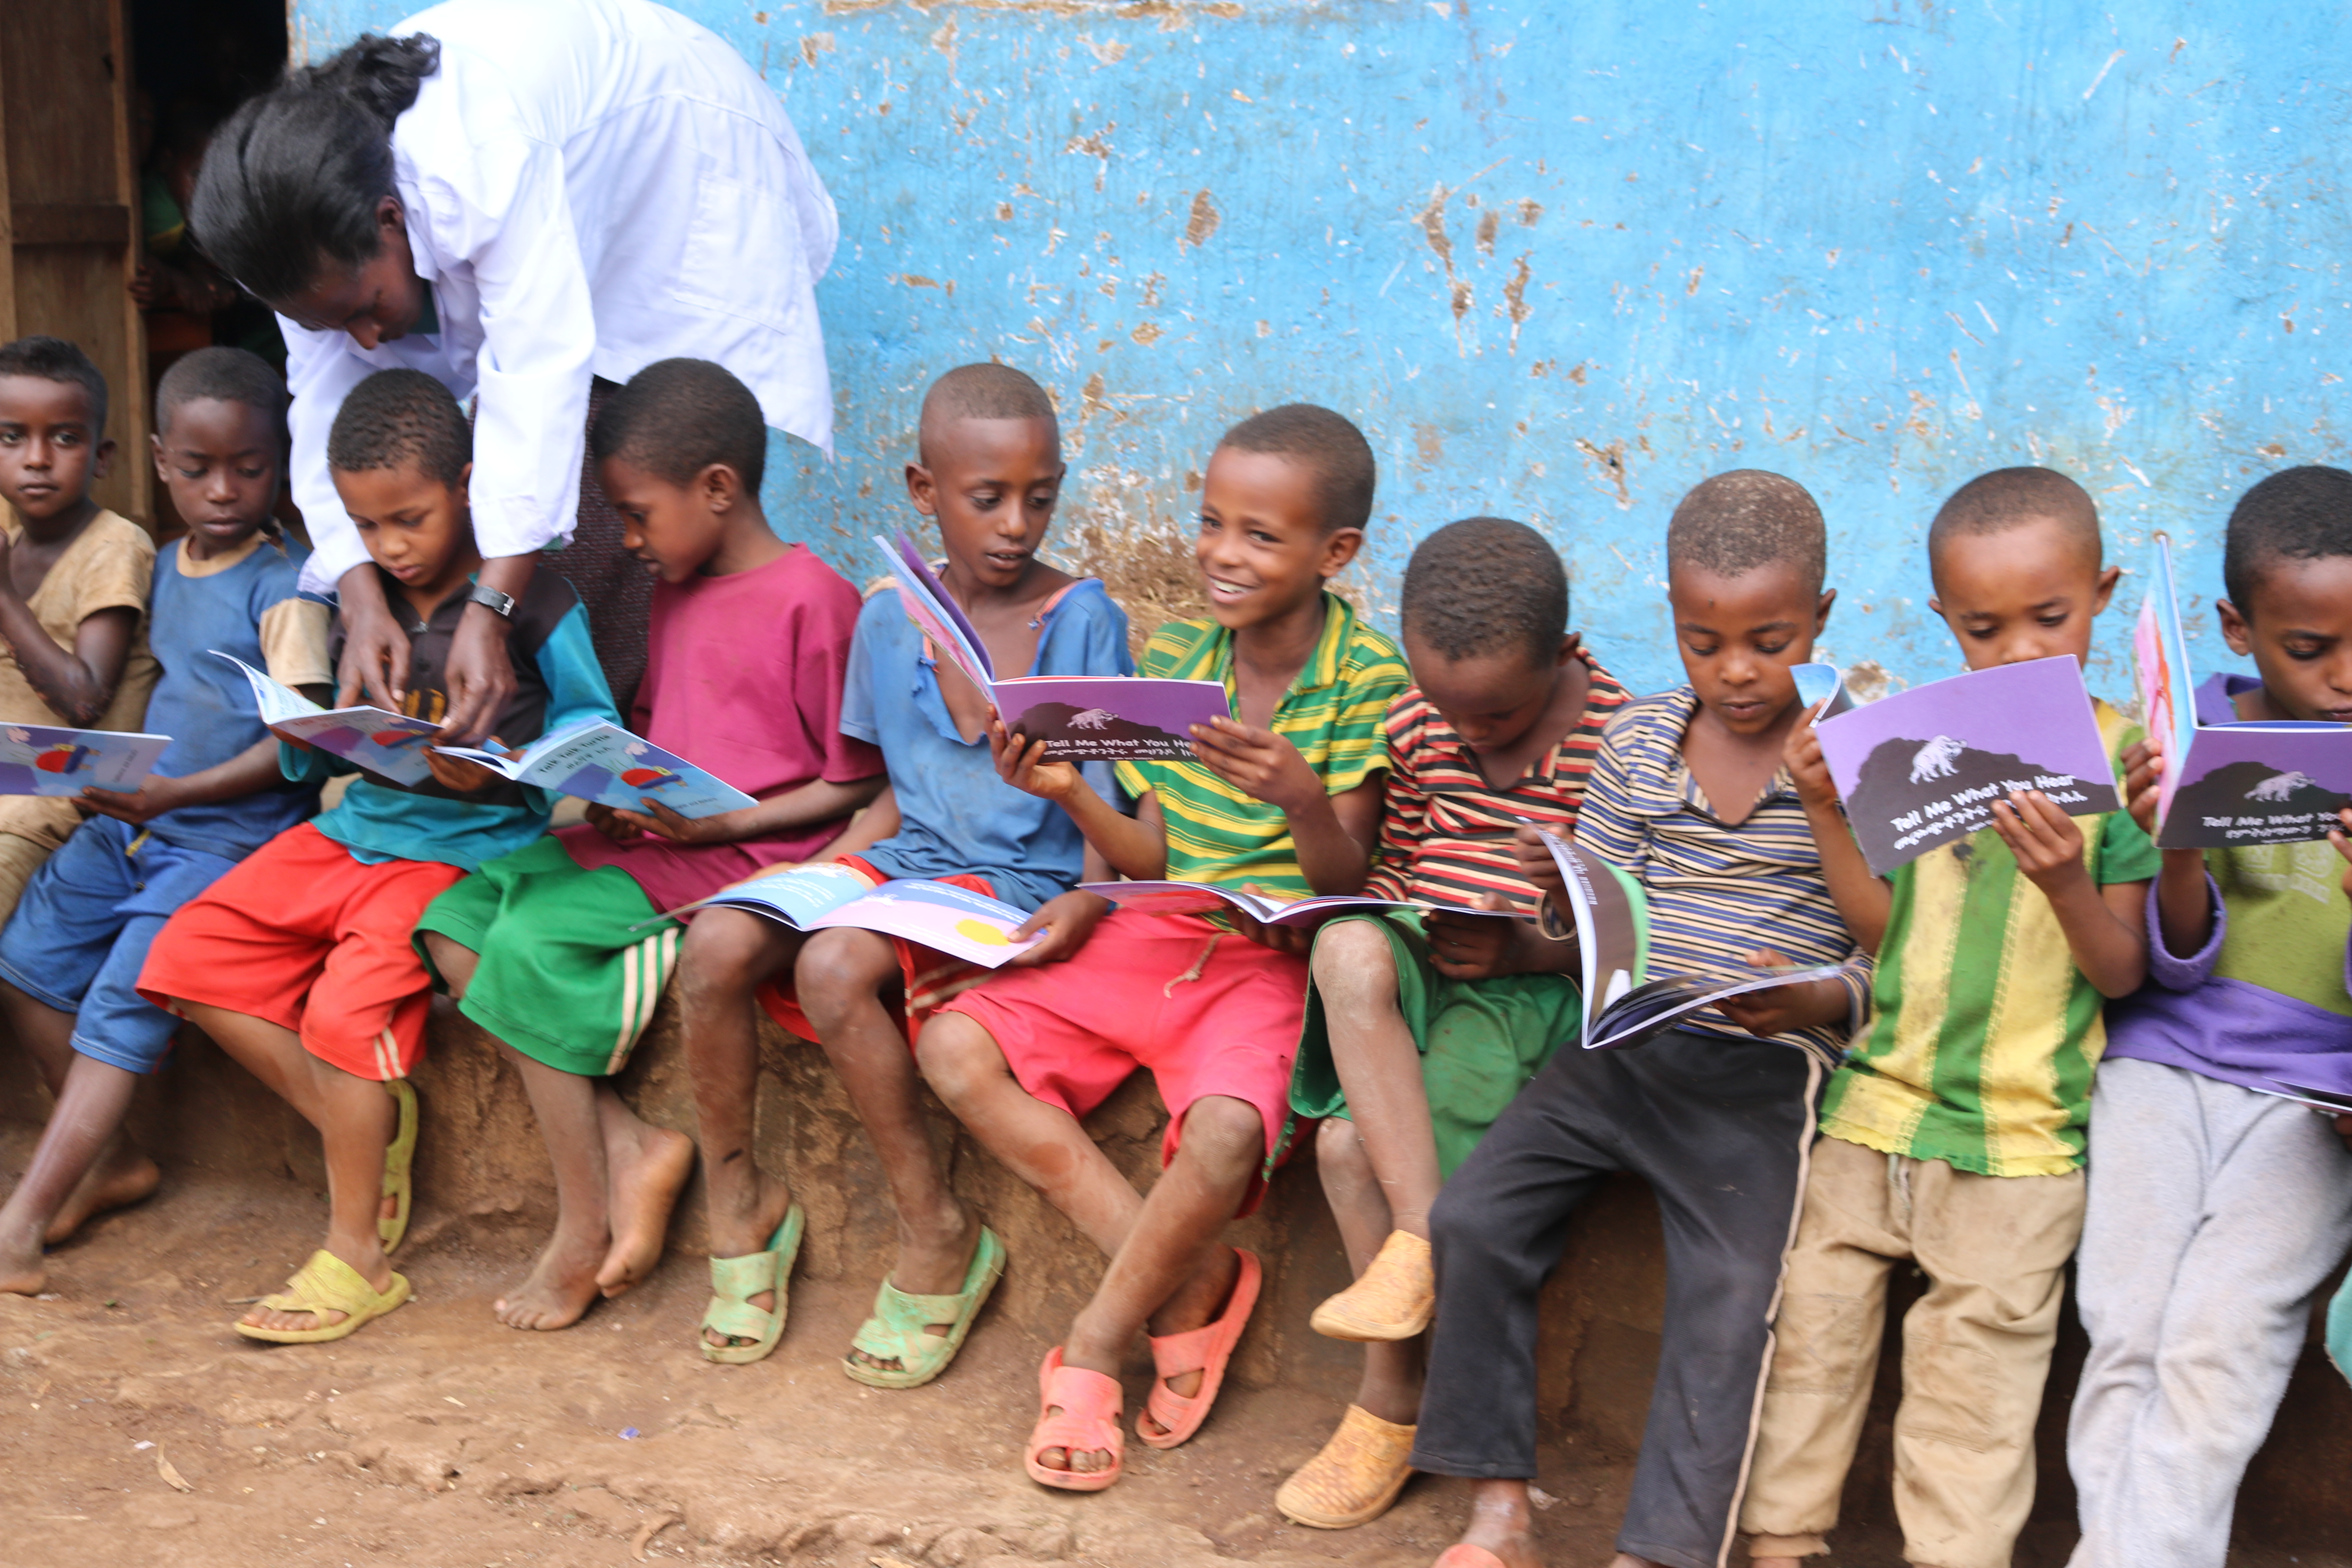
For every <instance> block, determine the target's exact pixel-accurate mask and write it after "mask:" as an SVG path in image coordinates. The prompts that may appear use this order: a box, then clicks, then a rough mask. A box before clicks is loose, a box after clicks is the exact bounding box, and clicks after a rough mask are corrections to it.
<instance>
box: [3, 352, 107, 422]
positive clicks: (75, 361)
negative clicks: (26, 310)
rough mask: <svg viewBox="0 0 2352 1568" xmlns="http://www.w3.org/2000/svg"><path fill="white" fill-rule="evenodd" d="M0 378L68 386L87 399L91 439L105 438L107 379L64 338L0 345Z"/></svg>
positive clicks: (85, 356)
mask: <svg viewBox="0 0 2352 1568" xmlns="http://www.w3.org/2000/svg"><path fill="white" fill-rule="evenodd" d="M0 375H23V376H30V377H31V378H32V379H34V380H35V381H56V382H65V383H69V384H72V385H75V386H79V387H80V388H81V389H82V392H83V394H84V395H86V396H87V397H89V432H90V439H91V440H92V441H93V442H95V441H98V440H100V439H101V438H103V437H104V436H105V435H106V377H105V375H103V374H101V373H100V370H99V368H98V366H97V365H96V364H95V363H92V362H91V360H90V357H89V355H88V354H86V353H82V352H81V349H80V348H79V346H78V345H77V344H74V343H69V342H66V341H65V339H63V338H51V337H42V336H34V337H29V338H18V339H17V340H16V342H13V343H0Z"/></svg>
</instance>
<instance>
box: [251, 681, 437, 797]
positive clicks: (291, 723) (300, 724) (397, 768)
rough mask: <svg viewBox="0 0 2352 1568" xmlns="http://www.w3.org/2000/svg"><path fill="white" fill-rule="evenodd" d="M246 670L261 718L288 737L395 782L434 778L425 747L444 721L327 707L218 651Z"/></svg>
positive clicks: (363, 707) (365, 707)
mask: <svg viewBox="0 0 2352 1568" xmlns="http://www.w3.org/2000/svg"><path fill="white" fill-rule="evenodd" d="M212 655H213V657H214V658H225V659H226V660H228V661H229V662H230V663H231V664H233V665H235V666H236V667H237V668H239V669H241V670H243V671H245V679H246V680H247V683H249V684H250V685H251V686H252V688H253V700H254V702H255V704H256V705H257V707H258V708H259V709H260V710H261V721H262V722H263V723H264V724H267V725H268V726H269V728H270V729H272V730H273V731H277V733H278V735H279V736H280V737H281V738H283V739H286V740H289V741H301V742H306V743H308V744H310V745H313V746H316V747H318V748H319V750H320V751H322V752H330V753H331V754H332V755H335V756H338V757H341V758H342V759H343V761H345V762H347V763H351V764H352V766H353V767H357V768H362V769H364V770H366V771H367V772H369V773H374V774H375V775H376V776H377V777H379V778H384V779H389V780H391V781H392V782H393V783H394V784H423V783H424V782H425V780H426V779H429V778H431V777H432V776H433V770H432V768H431V767H430V766H428V765H427V764H426V763H425V746H426V743H427V742H430V741H431V740H432V739H433V737H434V736H436V735H437V734H439V733H440V732H441V726H440V725H438V724H428V723H426V722H425V721H424V720H422V719H412V718H410V717H408V716H407V715H406V714H404V713H392V712H387V711H386V710H383V709H382V708H373V707H369V706H368V705H366V704H364V703H362V704H360V705H358V706H356V707H351V708H321V707H320V706H319V705H318V704H317V703H315V702H313V701H311V700H310V699H309V698H307V697H305V696H303V695H302V694H301V693H300V692H299V691H297V690H295V689H293V688H292V687H290V686H286V685H281V684H280V683H279V682H278V681H276V680H273V679H270V678H269V677H268V676H267V675H264V674H263V673H262V672H261V671H260V670H257V669H256V668H253V666H251V665H249V664H247V663H246V662H245V660H243V659H241V658H237V657H236V655H235V654H228V653H223V652H221V651H220V649H218V648H215V649H213V650H212Z"/></svg>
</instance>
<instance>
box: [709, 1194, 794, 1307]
mask: <svg viewBox="0 0 2352 1568" xmlns="http://www.w3.org/2000/svg"><path fill="white" fill-rule="evenodd" d="M792 1206H793V1190H792V1188H790V1187H788V1186H786V1185H785V1184H783V1183H782V1182H780V1181H777V1180H776V1179H775V1178H774V1177H772V1176H771V1175H769V1174H768V1173H766V1172H765V1171H758V1170H755V1171H753V1172H752V1173H751V1203H750V1204H748V1205H745V1206H744V1207H743V1208H742V1209H740V1210H738V1211H730V1212H729V1213H726V1214H721V1213H720V1212H719V1207H718V1205H716V1204H713V1205H711V1208H710V1256H711V1257H713V1258H745V1257H749V1256H750V1255H751V1254H752V1253H754V1252H764V1251H766V1250H767V1247H768V1241H769V1238H770V1237H773V1236H774V1235H775V1234H776V1227H777V1226H780V1225H782V1224H783V1223H784V1215H786V1214H787V1213H789V1212H790V1211H791V1209H792ZM744 1300H748V1301H749V1302H751V1305H752V1306H754V1307H757V1308H759V1309H760V1310H761V1311H763V1312H772V1311H774V1310H776V1293H775V1292H774V1291H773V1290H762V1291H761V1292H759V1293H758V1294H757V1295H754V1296H747V1297H745V1298H744ZM702 1337H703V1338H705V1339H707V1340H709V1342H711V1343H712V1344H714V1345H716V1346H718V1347H719V1349H720V1350H727V1349H730V1348H732V1347H734V1346H737V1345H749V1344H757V1343H758V1341H757V1340H752V1339H746V1338H743V1337H742V1336H740V1335H738V1334H722V1333H720V1332H719V1331H718V1330H716V1329H705V1330H704V1331H703V1335H702Z"/></svg>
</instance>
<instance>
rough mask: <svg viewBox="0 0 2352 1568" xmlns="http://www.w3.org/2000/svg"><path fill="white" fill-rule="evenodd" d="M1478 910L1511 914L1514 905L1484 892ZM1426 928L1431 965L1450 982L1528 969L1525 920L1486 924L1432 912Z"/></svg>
mask: <svg viewBox="0 0 2352 1568" xmlns="http://www.w3.org/2000/svg"><path fill="white" fill-rule="evenodd" d="M1545 858H1546V859H1549V858H1550V857H1549V855H1547V856H1546V857H1545ZM1478 907H1479V908H1480V909H1482V910H1494V911H1496V913H1497V914H1507V913H1509V912H1510V908H1511V905H1510V900H1507V899H1506V898H1504V897H1503V896H1502V895H1501V894H1500V893H1481V894H1480V895H1479V896H1478ZM1422 926H1423V930H1424V931H1426V932H1427V933H1428V935H1429V961H1430V963H1433V964H1434V965H1435V966H1436V968H1437V972H1438V973H1440V974H1443V975H1444V976H1445V977H1446V978H1447V979H1449V980H1492V979H1493V978H1495V976H1496V975H1498V974H1519V973H1525V972H1526V970H1527V967H1528V966H1527V963H1526V959H1525V956H1524V952H1523V950H1522V948H1521V945H1520V944H1521V943H1522V942H1524V941H1525V940H1526V936H1527V930H1526V926H1525V924H1524V922H1522V921H1486V920H1479V919H1477V918H1476V917H1475V916H1472V915H1457V914H1451V913H1448V912H1447V911H1446V910H1430V911H1429V913H1428V914H1427V915H1426V916H1424V917H1423V921H1422Z"/></svg>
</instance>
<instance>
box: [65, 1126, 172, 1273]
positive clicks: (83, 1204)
mask: <svg viewBox="0 0 2352 1568" xmlns="http://www.w3.org/2000/svg"><path fill="white" fill-rule="evenodd" d="M161 1184H163V1172H161V1171H159V1170H157V1169H156V1168H155V1162H154V1161H152V1160H150V1159H149V1158H148V1157H147V1156H146V1155H144V1154H142V1153H141V1152H139V1151H137V1150H136V1149H133V1148H131V1146H130V1145H129V1144H127V1143H124V1142H121V1141H119V1140H118V1141H117V1142H115V1143H114V1144H113V1146H112V1147H110V1148H109V1149H108V1150H107V1152H106V1153H105V1154H104V1155H102V1156H101V1157H100V1159H99V1162H98V1163H96V1164H94V1165H92V1166H91V1167H90V1168H89V1174H88V1175H86V1176H84V1177H82V1179H81V1181H80V1183H79V1184H78V1185H77V1186H76V1187H75V1188H74V1190H73V1192H72V1194H70V1195H69V1196H68V1197H67V1199H66V1201H65V1205H64V1206H63V1207H61V1208H59V1209H58V1212H57V1214H56V1215H54V1216H53V1217H52V1218H51V1219H50V1221H49V1227H48V1229H47V1231H46V1232H44V1233H43V1234H42V1237H41V1239H42V1240H43V1241H46V1242H47V1243H48V1244H49V1245H50V1246H51V1247H55V1246H56V1245H57V1244H58V1243H59V1242H61V1241H63V1240H65V1239H66V1238H67V1237H69V1236H71V1235H73V1233H74V1232H75V1231H77V1230H79V1229H80V1228H81V1227H82V1226H83V1224H84V1222H86V1221H87V1220H89V1217H90V1215H98V1214H104V1213H105V1212H106V1211H107V1210H109V1209H119V1208H123V1207H126V1206H128V1205H131V1204H135V1203H137V1202H138V1201H139V1200H140V1199H142V1198H143V1197H145V1196H147V1195H148V1194H150V1193H152V1192H153V1191H154V1190H155V1189H156V1187H158V1186H159V1185H161Z"/></svg>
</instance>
